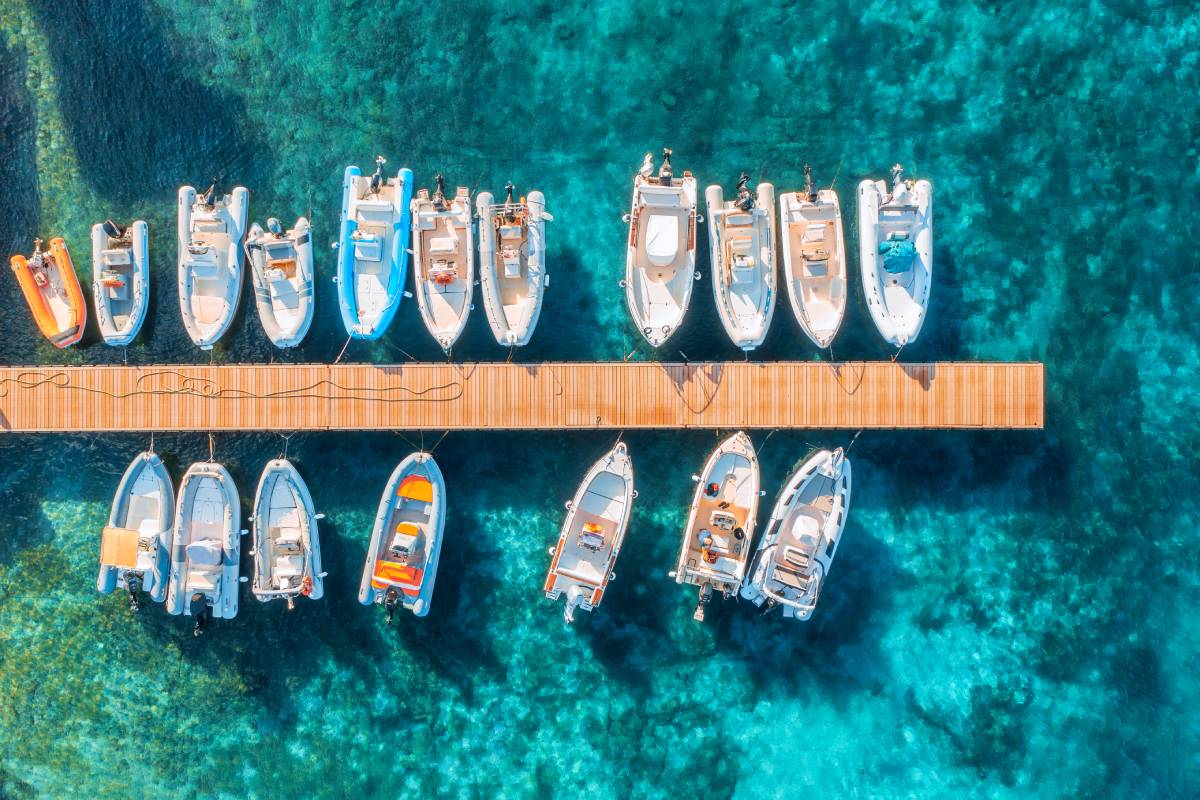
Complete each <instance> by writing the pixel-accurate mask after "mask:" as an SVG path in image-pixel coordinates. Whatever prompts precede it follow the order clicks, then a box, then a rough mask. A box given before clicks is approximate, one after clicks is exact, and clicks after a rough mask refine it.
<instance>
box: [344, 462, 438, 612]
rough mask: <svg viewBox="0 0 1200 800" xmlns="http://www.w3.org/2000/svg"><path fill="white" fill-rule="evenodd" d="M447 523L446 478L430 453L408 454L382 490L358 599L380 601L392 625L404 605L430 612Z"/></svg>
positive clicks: (370, 601) (368, 602) (418, 610)
mask: <svg viewBox="0 0 1200 800" xmlns="http://www.w3.org/2000/svg"><path fill="white" fill-rule="evenodd" d="M445 527H446V482H445V480H443V478H442V471H441V470H440V469H439V468H438V465H437V462H436V461H434V460H433V456H432V455H430V454H429V453H413V454H412V455H410V456H408V458H406V459H404V460H403V461H401V462H400V464H399V465H397V467H396V469H395V470H394V471H393V472H392V477H391V478H390V479H389V480H388V483H387V486H386V487H385V488H384V490H383V498H382V499H381V500H380V501H379V512H378V513H377V514H376V515H375V527H374V529H373V530H372V532H371V544H370V546H369V549H368V550H367V561H366V564H364V565H363V575H362V582H361V583H360V584H359V587H358V602H360V603H362V604H363V605H364V606H369V605H372V604H374V603H380V604H382V605H383V607H384V609H386V610H387V620H388V623H389V624H391V621H392V616H393V615H394V614H395V613H396V609H397V608H400V607H401V606H403V607H404V608H406V609H408V610H409V611H411V612H412V613H413V614H414V615H415V616H418V617H423V616H425V615H426V614H428V613H429V608H430V603H431V602H432V601H433V586H434V582H435V581H436V580H437V568H438V558H439V557H440V556H441V552H442V533H443V531H444V530H445Z"/></svg>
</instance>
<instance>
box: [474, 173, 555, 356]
mask: <svg viewBox="0 0 1200 800" xmlns="http://www.w3.org/2000/svg"><path fill="white" fill-rule="evenodd" d="M504 188H505V191H506V192H507V193H508V195H507V197H506V199H505V201H504V202H503V203H502V204H500V205H493V204H492V200H493V198H492V193H491V192H481V193H480V194H479V196H478V197H476V198H475V210H476V213H477V214H478V215H479V277H480V283H481V285H482V291H483V307H484V309H485V310H486V311H487V318H488V325H490V326H491V328H492V335H493V336H495V337H496V341H497V342H498V343H499V344H502V345H505V346H507V347H523V346H524V345H526V344H529V337H531V336H533V329H534V328H535V327H537V321H538V317H539V316H540V315H541V313H542V293H543V292H544V291H545V290H546V287H547V286H549V285H550V276H549V275H547V274H546V220H553V219H554V217H552V216H551V215H550V214H548V213H546V198H545V197H544V196H543V195H542V193H541V192H539V191H532V192H530V193H529V199H528V200H526V199H525V198H524V197H522V198H521V200H520V201H519V202H518V201H516V200H514V199H513V185H512V184H511V183H509V184H508V185H507V186H505V187H504Z"/></svg>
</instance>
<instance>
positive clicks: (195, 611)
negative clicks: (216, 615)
mask: <svg viewBox="0 0 1200 800" xmlns="http://www.w3.org/2000/svg"><path fill="white" fill-rule="evenodd" d="M188 611H190V612H191V614H192V619H194V620H195V621H196V624H195V625H194V626H193V627H192V636H199V635H200V634H202V633H204V626H205V624H206V623H207V622H208V618H209V616H210V615H211V614H212V611H211V610H209V607H208V598H206V597H205V596H204V595H203V594H201V593H200V592H196V593H195V594H193V595H192V601H191V603H190V605H189V606H188Z"/></svg>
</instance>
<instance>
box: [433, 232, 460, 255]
mask: <svg viewBox="0 0 1200 800" xmlns="http://www.w3.org/2000/svg"><path fill="white" fill-rule="evenodd" d="M456 252H458V239H455V238H454V237H453V236H435V237H433V238H432V239H430V240H429V254H430V255H431V256H438V255H454V254H455V253H456Z"/></svg>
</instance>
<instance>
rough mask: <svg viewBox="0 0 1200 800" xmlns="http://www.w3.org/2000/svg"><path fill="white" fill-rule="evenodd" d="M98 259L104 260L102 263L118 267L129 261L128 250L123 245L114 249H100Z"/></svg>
mask: <svg viewBox="0 0 1200 800" xmlns="http://www.w3.org/2000/svg"><path fill="white" fill-rule="evenodd" d="M100 260H101V261H102V262H104V264H106V265H108V266H112V267H120V266H124V265H126V264H129V263H131V261H130V258H129V251H128V250H126V249H125V248H123V247H122V248H118V249H116V250H103V251H101V253H100Z"/></svg>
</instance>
